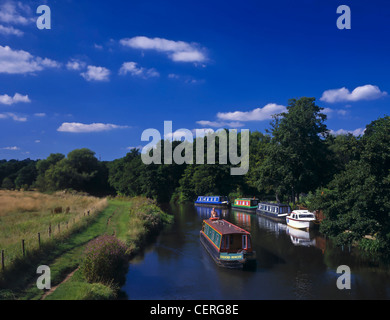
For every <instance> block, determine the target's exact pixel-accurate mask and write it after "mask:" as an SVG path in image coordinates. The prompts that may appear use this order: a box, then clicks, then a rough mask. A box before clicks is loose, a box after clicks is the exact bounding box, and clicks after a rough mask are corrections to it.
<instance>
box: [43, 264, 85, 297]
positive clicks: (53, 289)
mask: <svg viewBox="0 0 390 320" xmlns="http://www.w3.org/2000/svg"><path fill="white" fill-rule="evenodd" d="M78 269H79V267H77V269H76V270H73V271H72V272H71V273H69V274H68V275H67V276H66V278H65V279H64V280H62V282H60V283H59V284H57V285H56V286H55V287H52V288H51V289H50V290H49V291H47V292H45V293H44V295H43V296H42V297H41V300H44V299H46V297H47V296H48V295H50V294H52V293H53V292H54V291H55V290H56V289H57V288H58V287H59V286H60V285H61V284H63V283H65V282H67V281H68V280H69V279H70V278H72V276H73V275H74V273H75V272H76V271H77V270H78Z"/></svg>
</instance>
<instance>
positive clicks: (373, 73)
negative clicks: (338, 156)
mask: <svg viewBox="0 0 390 320" xmlns="http://www.w3.org/2000/svg"><path fill="white" fill-rule="evenodd" d="M44 4H46V5H48V6H49V7H50V10H51V29H50V30H39V29H38V28H37V26H36V20H37V18H38V17H39V14H36V10H37V7H38V6H39V5H44ZM342 4H345V5H349V7H350V9H351V29H350V30H339V29H338V28H337V26H336V20H337V18H338V17H339V16H340V15H339V14H337V13H336V9H337V7H338V6H339V5H342ZM389 21H390V4H389V3H388V2H387V1H379V0H374V1H370V2H368V1H358V0H354V1H343V2H340V1H333V0H321V1H320V0H305V1H303V0H296V1H288V0H276V1H261V0H257V1H240V2H238V1H214V0H213V1H203V0H197V1H145V0H143V1H118V0H111V1H85V0H77V1H73V0H67V1H63V0H61V1H54V0H50V1H45V0H36V1H23V2H21V1H13V0H0V84H1V85H0V159H24V158H28V157H29V158H32V159H42V158H46V157H47V156H48V155H49V154H50V153H55V152H60V153H63V154H67V153H68V152H69V151H71V150H73V149H76V148H82V147H87V148H90V149H92V150H93V151H95V152H96V155H97V156H98V157H101V159H102V160H113V159H116V158H119V157H122V156H124V155H125V154H126V153H127V152H128V151H129V148H131V147H139V146H144V145H145V144H146V143H147V142H142V141H141V134H142V132H143V131H144V130H145V129H148V128H155V129H158V130H160V131H161V132H162V133H163V126H164V121H172V122H173V130H174V131H175V130H178V129H180V128H187V129H189V130H193V129H197V128H213V129H214V130H216V129H219V128H222V127H228V128H237V129H242V128H245V129H250V130H258V131H262V132H264V131H265V129H266V128H268V127H269V121H270V115H271V114H273V113H278V112H281V111H283V110H284V108H285V106H286V105H287V103H288V99H290V98H299V97H302V96H309V97H316V98H317V104H318V105H320V106H321V107H323V108H325V112H326V113H327V114H328V120H327V125H328V128H329V129H330V130H332V132H333V133H335V134H341V133H346V132H353V133H354V134H359V133H362V132H363V130H364V128H365V126H366V125H367V124H368V123H370V122H371V121H372V120H375V119H377V118H378V117H382V116H384V115H385V114H389V102H390V100H389V99H390V97H389V94H388V92H390V76H389V75H390V59H389V52H390V40H389V39H390V26H389V24H390V22H389Z"/></svg>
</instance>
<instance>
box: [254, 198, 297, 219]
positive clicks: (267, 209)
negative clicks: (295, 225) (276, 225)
mask: <svg viewBox="0 0 390 320" xmlns="http://www.w3.org/2000/svg"><path fill="white" fill-rule="evenodd" d="M256 213H257V214H259V215H262V216H265V217H268V218H270V219H273V220H276V221H283V222H285V221H286V216H287V215H288V214H290V213H291V208H290V206H289V205H288V204H283V203H268V202H260V203H259V204H258V206H257V209H256Z"/></svg>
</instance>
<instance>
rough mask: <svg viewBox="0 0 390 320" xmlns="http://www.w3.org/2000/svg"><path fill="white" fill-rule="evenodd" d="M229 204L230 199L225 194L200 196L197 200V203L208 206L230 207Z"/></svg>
mask: <svg viewBox="0 0 390 320" xmlns="http://www.w3.org/2000/svg"><path fill="white" fill-rule="evenodd" d="M229 204H230V202H229V199H228V197H225V196H199V197H198V199H196V201H195V205H197V206H207V207H228V206H229Z"/></svg>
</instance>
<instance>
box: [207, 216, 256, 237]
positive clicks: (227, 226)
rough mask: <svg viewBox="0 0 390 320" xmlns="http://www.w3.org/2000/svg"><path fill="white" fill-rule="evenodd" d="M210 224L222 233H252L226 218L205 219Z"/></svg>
mask: <svg viewBox="0 0 390 320" xmlns="http://www.w3.org/2000/svg"><path fill="white" fill-rule="evenodd" d="M204 221H205V222H206V223H207V224H208V225H209V226H211V227H213V228H214V229H215V230H217V231H218V232H219V233H221V234H222V235H225V234H247V235H248V234H250V233H249V232H248V231H246V230H244V229H242V228H240V227H237V226H236V225H234V224H233V223H230V222H228V221H226V220H224V219H222V220H210V219H207V220H204Z"/></svg>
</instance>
